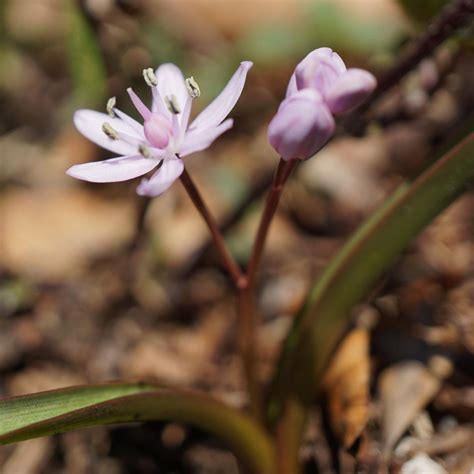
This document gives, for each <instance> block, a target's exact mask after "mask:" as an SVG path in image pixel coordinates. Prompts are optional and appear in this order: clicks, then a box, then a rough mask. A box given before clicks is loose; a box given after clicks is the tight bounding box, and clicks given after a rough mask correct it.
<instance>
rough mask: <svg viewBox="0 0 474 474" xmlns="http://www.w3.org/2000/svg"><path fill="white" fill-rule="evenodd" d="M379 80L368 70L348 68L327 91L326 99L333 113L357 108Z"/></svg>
mask: <svg viewBox="0 0 474 474" xmlns="http://www.w3.org/2000/svg"><path fill="white" fill-rule="evenodd" d="M376 85H377V81H376V80H375V77H374V76H373V75H372V74H371V73H370V72H368V71H364V70H363V69H355V68H354V69H348V70H347V71H346V72H345V73H344V74H342V75H341V76H339V77H338V78H337V79H336V80H335V81H334V83H333V84H332V85H331V86H330V87H329V88H328V89H327V90H326V92H325V97H324V98H325V101H326V103H327V105H328V107H329V110H331V112H332V113H333V114H342V113H345V112H349V111H350V110H352V109H355V108H356V107H357V106H358V105H360V104H361V103H362V102H364V100H365V99H366V98H367V97H368V96H369V95H370V94H371V93H372V92H373V90H374V89H375V86H376Z"/></svg>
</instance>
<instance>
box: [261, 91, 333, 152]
mask: <svg viewBox="0 0 474 474" xmlns="http://www.w3.org/2000/svg"><path fill="white" fill-rule="evenodd" d="M334 128H335V123H334V119H333V117H332V115H331V112H330V111H329V109H328V108H327V106H326V104H325V103H324V101H323V100H322V97H321V95H320V94H319V93H318V92H317V91H315V90H313V89H303V90H301V91H298V92H296V93H295V94H293V95H292V96H290V97H289V98H287V99H285V100H284V101H283V102H282V103H281V105H280V108H279V109H278V112H277V113H276V115H275V116H274V117H273V119H272V121H271V122H270V125H269V126H268V140H269V142H270V144H271V145H272V146H273V148H274V149H275V150H276V151H277V152H278V153H279V154H280V156H281V157H282V158H283V159H284V160H291V159H294V158H300V159H303V160H306V159H308V158H311V156H313V155H314V154H315V153H316V152H317V151H318V150H320V149H321V148H322V147H323V146H324V144H325V143H326V142H327V141H328V140H329V138H330V137H331V136H332V134H333V133H334Z"/></svg>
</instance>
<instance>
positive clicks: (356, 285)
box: [269, 133, 474, 421]
mask: <svg viewBox="0 0 474 474" xmlns="http://www.w3.org/2000/svg"><path fill="white" fill-rule="evenodd" d="M473 178H474V133H471V134H470V135H469V136H468V137H467V138H465V139H464V140H463V141H462V142H461V143H460V144H459V145H457V146H456V147H455V148H454V149H453V150H451V151H450V152H449V153H447V154H446V155H445V156H444V157H442V158H441V159H439V160H438V161H436V162H435V163H434V164H433V165H432V166H431V167H430V168H429V169H427V170H426V171H425V172H424V173H422V174H421V175H420V176H419V177H418V178H417V179H416V180H415V181H414V182H413V183H409V182H406V183H404V184H402V185H401V186H400V187H399V188H398V189H397V190H396V191H395V192H394V193H393V195H392V196H391V197H390V198H389V199H388V201H387V202H386V203H385V204H384V205H383V206H382V207H381V208H380V209H378V210H377V211H376V212H375V213H374V214H373V215H372V216H371V217H369V219H367V221H366V222H365V223H364V224H362V225H361V227H360V228H359V229H358V230H357V231H356V232H355V234H354V235H353V236H352V238H351V239H350V240H349V241H348V242H347V243H346V244H345V245H344V247H343V248H342V249H341V250H340V251H339V253H338V254H337V255H336V256H335V258H334V259H333V260H332V263H331V264H330V265H329V266H328V268H327V269H326V271H325V272H324V274H323V275H322V276H321V277H320V279H319V280H318V282H317V283H316V284H315V286H314V287H313V289H312V290H311V291H310V293H309V295H308V297H307V301H306V303H305V305H304V307H303V308H302V310H301V312H300V314H299V315H298V317H297V318H296V319H295V323H294V325H293V327H292V329H291V331H290V334H289V336H288V338H287V340H286V343H285V346H284V348H283V351H282V354H281V358H280V361H279V366H278V370H277V373H276V376H275V379H274V385H273V389H272V396H271V398H270V404H269V418H270V420H272V421H274V420H275V419H276V417H278V415H279V414H280V413H281V410H282V408H283V401H284V400H285V399H286V398H287V397H293V398H294V399H298V400H300V401H301V402H302V403H303V405H308V404H310V403H311V401H312V400H313V398H314V396H315V394H316V392H317V390H318V389H319V388H320V387H319V386H320V382H321V377H322V373H323V370H324V369H325V367H326V365H327V362H328V357H329V355H330V354H331V352H332V351H333V349H334V347H335V345H336V343H337V341H338V339H339V337H340V335H341V331H342V330H343V329H344V327H345V326H346V324H347V323H348V321H349V316H350V309H351V308H352V307H353V306H354V304H356V303H357V302H358V301H360V300H361V299H362V298H363V297H364V296H365V295H367V294H368V293H369V291H370V290H371V289H372V288H373V286H374V284H375V283H376V282H377V281H378V279H379V278H380V277H381V276H382V275H383V274H384V272H386V271H387V270H388V269H389V268H390V266H391V265H393V263H394V261H395V260H396V258H397V257H398V256H399V255H400V254H401V253H402V252H403V250H404V249H405V248H406V247H407V245H408V244H409V243H410V242H411V241H412V240H413V238H415V236H416V235H417V234H418V233H419V232H420V231H421V230H422V229H423V228H424V227H425V226H426V225H427V224H429V223H430V222H431V221H432V220H433V219H434V218H435V217H436V216H437V215H438V214H439V213H440V212H441V211H442V210H443V209H445V208H446V207H447V206H449V204H451V202H452V201H453V200H454V199H455V198H456V197H457V196H458V195H459V194H460V193H461V192H462V191H463V189H464V188H465V186H466V184H467V183H468V182H469V181H470V180H471V179H473Z"/></svg>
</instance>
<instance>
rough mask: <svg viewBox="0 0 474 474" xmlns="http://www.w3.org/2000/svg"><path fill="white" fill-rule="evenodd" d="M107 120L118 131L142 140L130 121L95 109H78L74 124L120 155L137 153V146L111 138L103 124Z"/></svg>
mask: <svg viewBox="0 0 474 474" xmlns="http://www.w3.org/2000/svg"><path fill="white" fill-rule="evenodd" d="M105 122H107V123H108V124H110V126H111V127H112V128H113V129H114V130H117V132H120V133H124V134H126V135H130V136H131V137H134V138H136V139H137V140H142V139H143V136H140V134H139V133H138V132H137V131H136V130H135V129H134V128H133V127H132V126H131V125H129V124H128V123H126V122H124V121H123V120H121V119H120V118H117V117H110V116H109V115H107V114H103V113H101V112H96V111H95V110H85V109H82V110H78V111H77V112H75V113H74V125H75V126H76V128H77V129H78V130H79V132H81V133H82V134H83V135H84V136H85V137H86V138H88V139H89V140H90V141H92V142H94V143H95V144H97V145H99V146H101V147H102V148H105V149H107V150H110V151H112V152H114V153H118V154H119V155H131V154H133V153H136V151H137V149H136V147H135V146H133V145H130V144H129V143H125V142H124V141H122V140H113V139H111V138H109V137H108V136H107V135H106V134H105V133H104V132H103V130H102V125H103V124H104V123H105Z"/></svg>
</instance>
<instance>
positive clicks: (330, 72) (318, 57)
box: [295, 48, 346, 96]
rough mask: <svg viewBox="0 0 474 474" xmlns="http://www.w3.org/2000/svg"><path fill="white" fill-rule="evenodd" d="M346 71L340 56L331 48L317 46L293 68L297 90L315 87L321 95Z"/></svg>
mask: <svg viewBox="0 0 474 474" xmlns="http://www.w3.org/2000/svg"><path fill="white" fill-rule="evenodd" d="M345 72H346V66H345V64H344V61H343V60H342V59H341V57H340V56H339V55H338V54H337V53H335V52H333V51H332V49H331V48H318V49H315V50H314V51H312V52H311V53H309V54H308V55H307V56H306V57H305V58H304V59H303V60H302V61H301V62H300V63H299V64H298V66H296V69H295V77H296V85H297V87H298V90H301V89H306V88H311V89H316V90H317V91H318V92H319V93H320V94H322V95H323V96H324V95H325V93H326V91H327V89H328V88H329V87H331V85H332V84H333V83H334V81H335V80H336V79H337V78H338V77H339V76H340V75H341V74H344V73H345Z"/></svg>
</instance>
